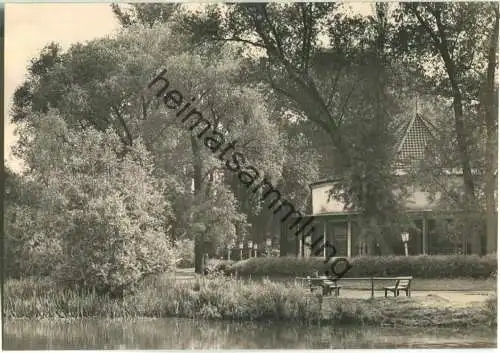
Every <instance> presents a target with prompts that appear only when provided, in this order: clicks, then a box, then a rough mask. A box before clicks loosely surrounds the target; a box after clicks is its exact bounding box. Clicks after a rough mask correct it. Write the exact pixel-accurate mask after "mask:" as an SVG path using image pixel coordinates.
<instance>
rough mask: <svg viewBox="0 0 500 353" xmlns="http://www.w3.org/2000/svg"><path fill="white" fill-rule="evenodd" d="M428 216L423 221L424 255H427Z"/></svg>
mask: <svg viewBox="0 0 500 353" xmlns="http://www.w3.org/2000/svg"><path fill="white" fill-rule="evenodd" d="M427 229H428V227H427V216H425V215H424V218H423V219H422V254H424V255H425V254H427V232H428V230H427Z"/></svg>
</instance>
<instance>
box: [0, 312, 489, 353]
mask: <svg viewBox="0 0 500 353" xmlns="http://www.w3.org/2000/svg"><path fill="white" fill-rule="evenodd" d="M439 347H442V348H445V347H449V348H491V347H496V329H486V328H476V329H422V328H400V329H396V328H388V327H385V328H384V327H360V326H354V327H345V326H344V327H333V326H324V327H319V326H312V327H302V326H298V325H291V324H284V323H273V324H270V323H259V324H257V323H231V322H220V321H204V320H191V319H178V318H167V319H134V320H127V321H123V320H94V319H83V320H71V321H64V320H52V321H49V320H22V319H16V320H7V321H6V322H5V324H4V336H3V349H8V350H22V349H31V350H33V349H268V348H282V349H292V348H299V349H310V348H322V349H328V348H439Z"/></svg>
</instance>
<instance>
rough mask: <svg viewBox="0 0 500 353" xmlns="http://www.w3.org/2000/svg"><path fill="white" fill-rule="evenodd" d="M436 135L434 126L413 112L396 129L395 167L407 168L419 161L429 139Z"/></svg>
mask: <svg viewBox="0 0 500 353" xmlns="http://www.w3.org/2000/svg"><path fill="white" fill-rule="evenodd" d="M436 135H437V129H436V127H435V126H434V125H433V124H432V123H431V122H430V121H429V120H427V119H425V118H424V117H423V116H421V115H420V114H415V116H413V118H412V119H410V120H409V121H408V122H407V123H406V124H404V125H403V126H402V127H401V128H400V129H399V131H398V138H399V142H398V144H397V145H396V163H395V167H396V168H397V169H401V168H408V167H411V166H412V165H414V164H415V163H418V162H420V161H421V160H422V159H423V158H424V156H425V149H426V148H427V146H428V143H429V141H430V140H432V139H434V138H435V137H436Z"/></svg>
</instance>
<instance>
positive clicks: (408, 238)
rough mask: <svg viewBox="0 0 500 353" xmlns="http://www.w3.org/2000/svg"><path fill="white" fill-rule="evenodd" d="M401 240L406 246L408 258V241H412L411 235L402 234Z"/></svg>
mask: <svg viewBox="0 0 500 353" xmlns="http://www.w3.org/2000/svg"><path fill="white" fill-rule="evenodd" d="M401 240H402V241H403V243H404V245H405V256H408V240H410V234H409V233H408V232H403V233H401Z"/></svg>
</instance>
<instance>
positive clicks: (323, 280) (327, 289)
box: [307, 277, 342, 297]
mask: <svg viewBox="0 0 500 353" xmlns="http://www.w3.org/2000/svg"><path fill="white" fill-rule="evenodd" d="M307 280H308V282H309V283H308V284H309V289H310V290H311V292H313V291H314V289H320V288H321V290H322V293H323V295H330V294H331V293H332V291H334V292H335V296H337V297H338V296H339V295H340V288H342V287H339V286H338V285H337V283H336V281H332V280H330V279H329V278H328V277H312V278H308V279H307Z"/></svg>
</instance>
